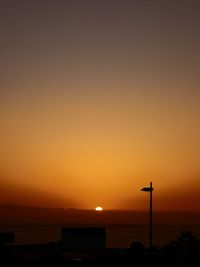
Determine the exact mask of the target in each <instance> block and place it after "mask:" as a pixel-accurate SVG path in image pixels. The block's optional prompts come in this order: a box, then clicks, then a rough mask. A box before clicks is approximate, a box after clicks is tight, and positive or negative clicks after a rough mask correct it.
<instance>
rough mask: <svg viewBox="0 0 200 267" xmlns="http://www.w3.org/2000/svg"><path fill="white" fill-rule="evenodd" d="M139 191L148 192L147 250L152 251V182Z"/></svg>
mask: <svg viewBox="0 0 200 267" xmlns="http://www.w3.org/2000/svg"><path fill="white" fill-rule="evenodd" d="M141 191H144V192H149V193H150V206H149V251H150V253H151V252H152V241H153V240H152V193H153V187H152V182H150V186H149V187H143V188H142V189H141Z"/></svg>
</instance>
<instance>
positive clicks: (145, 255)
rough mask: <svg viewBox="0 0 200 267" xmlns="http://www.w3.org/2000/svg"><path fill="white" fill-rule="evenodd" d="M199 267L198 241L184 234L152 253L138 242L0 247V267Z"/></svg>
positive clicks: (156, 248)
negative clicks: (115, 246) (124, 246)
mask: <svg viewBox="0 0 200 267" xmlns="http://www.w3.org/2000/svg"><path fill="white" fill-rule="evenodd" d="M39 264H40V265H41V264H42V265H43V266H83V265H86V264H87V265H98V266H103V265H107V264H112V265H117V264H118V265H120V266H149V265H150V266H152V265H153V266H171V265H173V266H174V265H175V266H200V240H198V239H197V238H195V237H194V236H193V235H192V234H191V233H188V232H184V233H182V234H181V235H180V237H178V238H177V240H176V241H173V242H171V243H170V244H168V245H166V246H164V247H161V248H158V247H154V248H153V249H152V251H149V250H148V249H146V248H144V246H143V245H142V244H141V243H140V242H136V241H135V242H133V243H132V244H131V246H130V248H128V249H90V250H88V249H81V250H80V249H79V250H77V249H69V248H67V247H66V244H65V243H64V242H63V241H58V242H52V243H48V244H45V245H12V244H10V245H6V244H1V245H0V265H1V266H37V265H39Z"/></svg>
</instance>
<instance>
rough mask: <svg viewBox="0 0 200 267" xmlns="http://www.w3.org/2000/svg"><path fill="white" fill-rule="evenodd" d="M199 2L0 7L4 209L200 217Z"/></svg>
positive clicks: (27, 2)
mask: <svg viewBox="0 0 200 267" xmlns="http://www.w3.org/2000/svg"><path fill="white" fill-rule="evenodd" d="M199 13H200V1H198V0H197V1H194V0H188V1H186V0H157V1H156V0H137V1H136V0H135V1H134V0H132V1H128V0H121V1H118V0H115V1H114V0H113V1H111V0H105V1H103V0H101V1H100V0H96V1H94V0H90V1H88V0H71V1H70V0H54V1H53V0H48V1H47V0H46V1H45V0H23V1H22V0H18V1H16V0H1V1H0V34H1V39H0V40H1V41H0V73H1V75H0V77H1V78H0V114H1V115H0V125H1V131H0V147H1V153H0V188H1V193H0V202H7V203H8V202H9V203H16V204H28V205H34V206H46V207H65V208H67V207H75V208H91V209H93V208H94V207H95V206H99V205H100V206H102V207H104V208H105V209H133V210H138V209H145V208H147V205H148V194H144V193H142V192H140V188H141V187H143V186H145V185H148V183H149V181H150V179H152V181H153V184H154V186H155V188H156V190H155V193H154V196H155V198H154V199H155V201H154V203H155V204H154V207H155V209H157V210H192V211H200V204H198V203H200V195H199V189H200V119H199V118H200V87H199V85H200V51H199V48H200V30H199V29H200V16H199Z"/></svg>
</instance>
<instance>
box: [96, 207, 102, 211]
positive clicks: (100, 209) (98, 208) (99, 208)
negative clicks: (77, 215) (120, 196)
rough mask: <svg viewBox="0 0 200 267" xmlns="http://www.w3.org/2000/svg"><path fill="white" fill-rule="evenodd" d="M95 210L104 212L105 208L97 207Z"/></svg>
mask: <svg viewBox="0 0 200 267" xmlns="http://www.w3.org/2000/svg"><path fill="white" fill-rule="evenodd" d="M95 210H96V211H103V208H102V207H96V208H95Z"/></svg>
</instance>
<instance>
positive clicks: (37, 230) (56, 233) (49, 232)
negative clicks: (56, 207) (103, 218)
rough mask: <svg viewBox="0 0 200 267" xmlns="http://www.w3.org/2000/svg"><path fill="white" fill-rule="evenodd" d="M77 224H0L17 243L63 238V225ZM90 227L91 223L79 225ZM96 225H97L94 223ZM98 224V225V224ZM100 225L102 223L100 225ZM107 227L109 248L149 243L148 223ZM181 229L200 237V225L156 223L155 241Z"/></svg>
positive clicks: (173, 235) (163, 241)
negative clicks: (61, 231)
mask: <svg viewBox="0 0 200 267" xmlns="http://www.w3.org/2000/svg"><path fill="white" fill-rule="evenodd" d="M74 226H77V225H38V224H37V225H32V224H29V225H20V224H18V225H5V224H2V225H0V232H6V231H12V232H15V243H16V244H45V243H48V242H51V241H58V240H61V234H60V230H61V228H62V227H74ZM78 226H81V227H83V226H85V227H90V226H91V225H78ZM92 226H93V227H95V225H92ZM96 226H97V225H96ZM98 226H100V225H98ZM103 226H104V227H106V247H107V248H128V247H129V246H130V244H131V243H132V242H133V241H140V242H142V243H143V244H144V245H146V246H147V244H148V226H147V225H103ZM181 231H190V232H192V233H193V235H194V236H196V237H198V238H200V225H154V227H153V243H154V244H156V245H158V246H162V245H164V244H167V243H169V242H170V241H172V240H176V238H177V236H179V235H180V233H181Z"/></svg>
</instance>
